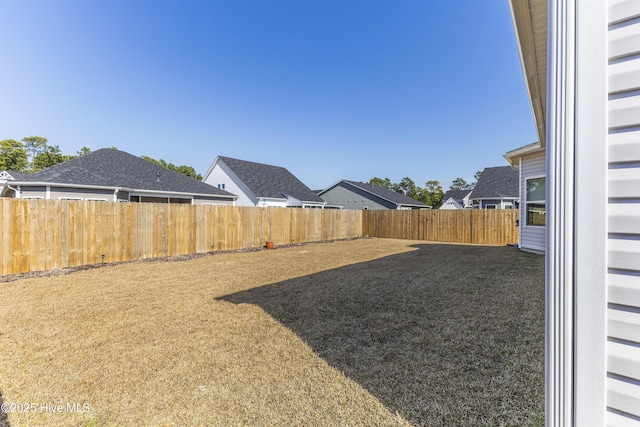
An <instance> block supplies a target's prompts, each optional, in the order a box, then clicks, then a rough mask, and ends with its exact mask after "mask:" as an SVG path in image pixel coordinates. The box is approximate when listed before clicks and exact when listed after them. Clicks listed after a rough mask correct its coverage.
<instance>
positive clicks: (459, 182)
mask: <svg viewBox="0 0 640 427" xmlns="http://www.w3.org/2000/svg"><path fill="white" fill-rule="evenodd" d="M470 189H471V185H469V184H467V181H465V180H464V179H462V178H456V179H454V180H453V182H452V183H451V187H449V190H470Z"/></svg>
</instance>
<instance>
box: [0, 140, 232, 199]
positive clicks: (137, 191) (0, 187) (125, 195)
mask: <svg viewBox="0 0 640 427" xmlns="http://www.w3.org/2000/svg"><path fill="white" fill-rule="evenodd" d="M0 191H1V193H0V194H1V195H2V197H16V198H23V199H29V198H31V199H58V200H65V199H66V200H100V201H111V202H153V203H188V204H212V205H233V204H234V200H235V199H236V198H237V196H235V195H233V194H231V193H229V192H227V191H224V190H220V189H218V188H215V187H212V186H210V185H207V184H205V183H203V182H200V181H198V180H195V179H192V178H189V177H188V176H185V175H182V174H180V173H178V172H175V171H172V170H169V169H167V168H164V167H162V166H160V165H157V164H155V163H152V162H149V161H147V160H144V159H142V158H140V157H137V156H134V155H132V154H129V153H126V152H124V151H119V150H112V149H106V148H103V149H100V150H96V151H93V152H91V153H89V154H85V155H83V156H80V157H75V158H73V159H70V160H67V161H66V162H63V163H59V164H57V165H54V166H51V167H48V168H45V169H42V170H41V171H38V172H34V173H20V172H11V171H4V172H1V173H0Z"/></svg>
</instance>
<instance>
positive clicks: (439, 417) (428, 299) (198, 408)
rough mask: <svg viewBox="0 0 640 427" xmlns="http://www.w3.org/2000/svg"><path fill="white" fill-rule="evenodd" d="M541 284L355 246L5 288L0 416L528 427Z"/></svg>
mask: <svg viewBox="0 0 640 427" xmlns="http://www.w3.org/2000/svg"><path fill="white" fill-rule="evenodd" d="M542 276H543V262H542V257H540V256H535V255H530V254H524V253H522V252H520V251H518V250H517V249H515V248H495V247H494V248H491V247H482V246H462V245H459V246H458V245H437V244H427V243H425V242H414V241H402V240H389V239H363V240H355V241H343V242H334V243H326V244H311V245H305V246H296V247H289V248H280V249H276V250H270V251H267V250H264V251H259V252H246V253H225V254H216V255H213V256H206V257H200V258H196V259H192V260H188V261H182V262H160V261H159V262H144V263H132V264H122V265H116V266H107V267H104V268H98V269H91V270H85V271H79V272H75V273H72V274H67V275H60V276H53V277H40V278H28V279H23V280H18V281H13V282H7V283H0V301H1V305H0V392H1V394H0V399H4V402H5V404H6V403H9V404H15V405H13V407H12V408H11V407H10V409H11V412H10V413H8V417H7V418H8V420H4V421H5V422H8V423H10V425H11V426H14V427H15V426H25V425H29V426H31V425H46V426H116V425H118V426H120V425H132V426H133V425H135V426H142V425H145V426H147V425H148V426H195V425H201V426H204V425H211V426H215V425H224V426H226V425H305V426H312V425H320V426H325V425H356V426H373V425H375V426H384V425H411V424H415V425H516V424H518V425H536V424H540V423H541V420H542V418H541V417H542V413H543V408H542V406H543V394H542V393H543V391H542V390H543V383H544V378H543V374H542V364H543V351H544V348H543V344H544V343H543V337H544V327H543V321H544V319H543V314H542V313H543V311H542V310H543V308H542V306H543V298H544V295H543V294H544V290H543V277H542ZM74 403H75V404H77V408H79V409H81V410H82V409H85V411H84V412H82V411H79V410H73V408H67V406H66V405H67V404H74ZM83 404H84V405H85V406H84V407H83ZM47 405H48V406H47ZM56 405H60V407H56ZM60 409H61V410H60ZM19 410H26V411H28V412H17V411H19ZM2 423H3V419H2V416H1V414H0V425H2Z"/></svg>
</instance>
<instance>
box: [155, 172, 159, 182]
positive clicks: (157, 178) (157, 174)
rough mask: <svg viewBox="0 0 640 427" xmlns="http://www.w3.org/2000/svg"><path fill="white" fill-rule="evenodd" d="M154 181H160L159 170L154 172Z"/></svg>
mask: <svg viewBox="0 0 640 427" xmlns="http://www.w3.org/2000/svg"><path fill="white" fill-rule="evenodd" d="M156 182H160V172H156Z"/></svg>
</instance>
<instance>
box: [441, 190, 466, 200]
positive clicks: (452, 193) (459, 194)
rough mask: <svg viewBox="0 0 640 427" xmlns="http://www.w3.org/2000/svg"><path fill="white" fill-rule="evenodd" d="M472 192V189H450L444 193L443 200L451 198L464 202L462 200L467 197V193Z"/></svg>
mask: <svg viewBox="0 0 640 427" xmlns="http://www.w3.org/2000/svg"><path fill="white" fill-rule="evenodd" d="M469 193H471V190H449V191H447V192H446V193H444V197H443V198H442V200H443V201H447V200H449V199H451V198H453V200H455V201H456V202H459V203H462V200H463V199H464V198H465V197H467V194H469Z"/></svg>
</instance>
